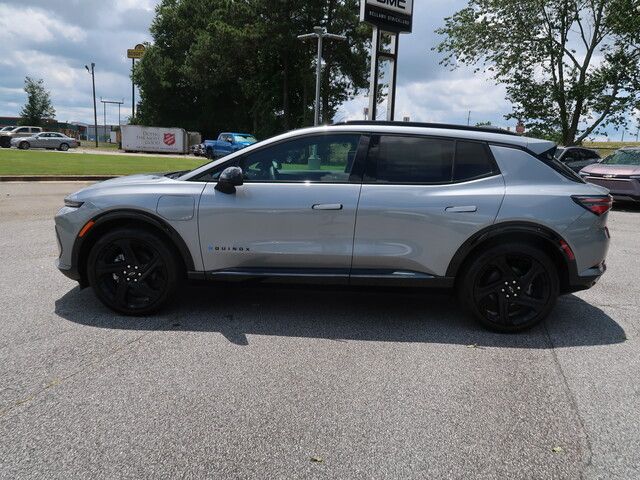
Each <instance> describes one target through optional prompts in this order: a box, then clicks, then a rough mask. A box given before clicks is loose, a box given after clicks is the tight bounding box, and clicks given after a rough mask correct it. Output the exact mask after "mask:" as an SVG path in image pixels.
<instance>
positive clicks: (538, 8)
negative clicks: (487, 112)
mask: <svg viewBox="0 0 640 480" xmlns="http://www.w3.org/2000/svg"><path fill="white" fill-rule="evenodd" d="M437 33H439V34H441V35H444V40H443V41H442V42H441V43H440V44H439V45H438V46H437V50H438V51H440V52H442V53H445V54H446V57H445V59H444V60H443V63H444V64H445V65H448V66H451V67H453V68H455V67H456V66H458V65H470V66H475V68H476V70H475V71H476V72H477V71H480V70H483V71H484V72H486V73H489V74H490V75H492V76H493V78H494V79H495V80H496V81H497V82H498V83H501V84H504V85H505V86H506V91H507V98H508V100H510V101H511V102H512V103H513V105H514V108H513V112H512V113H511V114H509V115H507V116H506V118H515V119H520V118H521V119H523V120H524V121H525V123H526V124H527V127H528V131H529V132H530V133H534V134H538V135H547V136H554V135H557V133H558V132H560V136H561V141H562V142H563V143H564V144H566V145H572V144H574V143H579V142H581V141H582V140H583V139H585V138H586V137H587V136H589V135H591V134H592V133H598V132H599V131H602V129H603V128H604V127H606V126H607V125H614V126H626V125H627V121H628V118H629V115H628V114H629V112H630V111H631V110H632V108H633V107H634V105H637V103H638V101H639V100H640V2H639V1H638V0H520V1H517V2H516V1H513V0H470V1H469V4H468V5H467V7H466V8H464V9H462V10H460V11H458V12H457V13H455V14H454V15H453V16H451V17H448V18H446V19H445V23H444V26H443V27H442V28H440V29H438V30H437Z"/></svg>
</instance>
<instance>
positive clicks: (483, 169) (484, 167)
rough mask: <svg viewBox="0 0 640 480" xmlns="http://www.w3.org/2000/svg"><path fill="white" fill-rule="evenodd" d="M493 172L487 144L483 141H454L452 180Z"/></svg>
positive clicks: (457, 180)
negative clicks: (454, 158)
mask: <svg viewBox="0 0 640 480" xmlns="http://www.w3.org/2000/svg"><path fill="white" fill-rule="evenodd" d="M492 173H494V166H493V162H492V161H491V158H490V157H489V152H488V151H487V146H486V145H484V144H483V143H475V142H462V141H458V142H457V143H456V160H455V165H454V168H453V180H454V181H456V182H460V181H463V180H471V179H473V178H478V177H484V176H486V175H491V174H492Z"/></svg>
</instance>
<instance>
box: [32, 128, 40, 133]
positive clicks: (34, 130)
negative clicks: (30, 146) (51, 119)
mask: <svg viewBox="0 0 640 480" xmlns="http://www.w3.org/2000/svg"><path fill="white" fill-rule="evenodd" d="M30 130H31V133H40V132H41V131H42V130H40V129H39V128H31V129H30Z"/></svg>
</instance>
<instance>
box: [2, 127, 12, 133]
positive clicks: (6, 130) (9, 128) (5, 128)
mask: <svg viewBox="0 0 640 480" xmlns="http://www.w3.org/2000/svg"><path fill="white" fill-rule="evenodd" d="M14 128H16V127H2V128H0V132H8V131H10V130H13V129H14Z"/></svg>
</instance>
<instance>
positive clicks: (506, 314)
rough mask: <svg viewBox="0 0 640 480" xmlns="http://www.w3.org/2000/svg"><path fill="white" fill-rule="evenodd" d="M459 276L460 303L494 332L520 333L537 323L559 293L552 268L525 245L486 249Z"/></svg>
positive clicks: (555, 272) (550, 307)
mask: <svg viewBox="0 0 640 480" xmlns="http://www.w3.org/2000/svg"><path fill="white" fill-rule="evenodd" d="M462 275H463V276H462V282H461V284H460V285H459V289H458V295H459V298H460V300H461V302H462V303H463V305H464V306H465V307H466V308H467V309H468V310H469V311H471V312H472V313H473V314H474V316H475V317H476V318H477V319H478V321H479V322H480V323H481V324H482V325H483V326H485V327H486V328H488V329H490V330H494V331H498V332H521V331H523V330H527V329H529V328H531V327H533V326H534V325H536V324H538V323H540V322H541V321H543V320H544V319H545V318H546V317H547V316H548V315H549V313H551V310H552V309H553V307H554V305H555V303H556V300H557V298H558V294H559V291H560V283H559V280H558V271H557V267H556V265H555V264H554V263H553V261H552V260H551V259H550V258H549V257H548V256H547V254H545V253H544V252H543V251H541V250H539V249H538V248H535V247H533V246H529V245H527V244H515V243H510V244H505V245H498V246H495V247H491V248H488V249H487V250H485V251H484V252H481V253H480V254H479V255H478V257H477V258H476V259H475V260H473V261H472V262H471V263H470V264H469V265H468V267H467V268H465V271H464V272H463V273H462Z"/></svg>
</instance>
